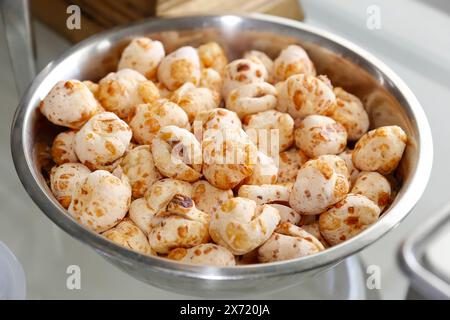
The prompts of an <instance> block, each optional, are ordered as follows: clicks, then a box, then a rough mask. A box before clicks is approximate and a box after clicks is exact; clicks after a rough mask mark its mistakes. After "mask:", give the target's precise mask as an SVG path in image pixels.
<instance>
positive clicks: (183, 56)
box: [158, 46, 200, 91]
mask: <svg viewBox="0 0 450 320" xmlns="http://www.w3.org/2000/svg"><path fill="white" fill-rule="evenodd" d="M158 80H159V81H160V82H161V83H163V84H164V86H165V87H166V88H167V89H169V90H171V91H173V90H176V89H178V88H179V87H181V86H182V85H183V84H185V83H186V82H192V83H193V84H194V85H198V84H199V82H200V59H199V57H198V54H197V51H196V50H195V49H194V48H192V47H190V46H186V47H181V48H179V49H177V50H175V51H174V52H172V53H170V54H168V55H167V56H165V57H164V59H162V61H161V63H160V64H159V68H158Z"/></svg>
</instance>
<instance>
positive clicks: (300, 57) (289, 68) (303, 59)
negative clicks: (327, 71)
mask: <svg viewBox="0 0 450 320" xmlns="http://www.w3.org/2000/svg"><path fill="white" fill-rule="evenodd" d="M295 74H306V75H311V76H315V75H316V69H315V68H314V64H313V63H312V61H311V60H310V59H309V56H308V54H307V53H306V51H305V50H304V49H303V48H302V47H300V46H298V45H290V46H287V47H286V48H284V49H283V50H281V52H280V54H279V55H278V57H277V58H276V59H275V60H274V62H273V76H274V79H275V81H276V82H278V81H284V80H286V79H287V78H289V77H290V76H292V75H295Z"/></svg>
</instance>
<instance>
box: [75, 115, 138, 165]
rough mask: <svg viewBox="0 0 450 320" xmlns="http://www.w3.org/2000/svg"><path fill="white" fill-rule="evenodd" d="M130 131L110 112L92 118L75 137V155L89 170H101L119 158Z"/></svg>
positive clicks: (127, 141)
mask: <svg viewBox="0 0 450 320" xmlns="http://www.w3.org/2000/svg"><path fill="white" fill-rule="evenodd" d="M131 136H132V133H131V129H130V127H128V125H127V124H126V123H125V122H124V121H122V120H121V119H119V117H117V116H116V115H115V114H114V113H112V112H103V113H100V114H98V115H95V116H94V117H92V118H91V119H90V120H89V121H88V122H87V123H86V124H85V125H84V126H83V127H82V128H81V129H80V131H78V132H77V134H76V135H75V153H76V154H77V157H78V159H79V160H80V162H81V163H83V164H84V165H86V166H87V167H88V168H90V169H91V170H95V169H102V168H104V167H107V166H109V165H111V164H113V163H114V162H115V161H116V160H118V159H119V158H121V157H122V156H123V155H124V154H125V151H126V150H127V148H128V146H129V144H130V141H131Z"/></svg>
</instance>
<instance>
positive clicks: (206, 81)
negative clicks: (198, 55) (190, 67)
mask: <svg viewBox="0 0 450 320" xmlns="http://www.w3.org/2000/svg"><path fill="white" fill-rule="evenodd" d="M222 85H223V80H222V76H221V75H220V73H219V72H217V71H216V70H214V69H212V68H203V69H202V71H201V72H200V83H199V87H203V88H208V89H209V90H211V91H213V92H215V93H216V94H217V96H218V97H219V98H220V96H221V94H222Z"/></svg>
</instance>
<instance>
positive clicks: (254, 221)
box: [209, 197, 280, 255]
mask: <svg viewBox="0 0 450 320" xmlns="http://www.w3.org/2000/svg"><path fill="white" fill-rule="evenodd" d="M279 221H280V215H279V214H278V211H277V209H275V208H274V207H271V206H270V205H262V206H258V205H257V204H256V202H255V201H252V200H250V199H246V198H240V197H238V198H233V199H230V200H228V201H227V202H225V203H223V204H222V205H221V207H220V209H219V210H217V212H216V213H215V214H213V215H212V218H211V223H210V226H209V233H210V235H211V238H212V239H213V240H214V242H216V243H217V244H219V245H221V246H224V247H225V248H227V249H228V250H230V251H231V253H233V254H235V255H243V254H246V253H248V252H250V251H252V250H253V249H255V248H257V247H259V246H260V245H261V244H263V243H264V242H265V241H266V240H267V239H268V238H269V237H270V236H271V234H272V233H273V231H274V230H275V228H276V226H277V225H278V222H279Z"/></svg>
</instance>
